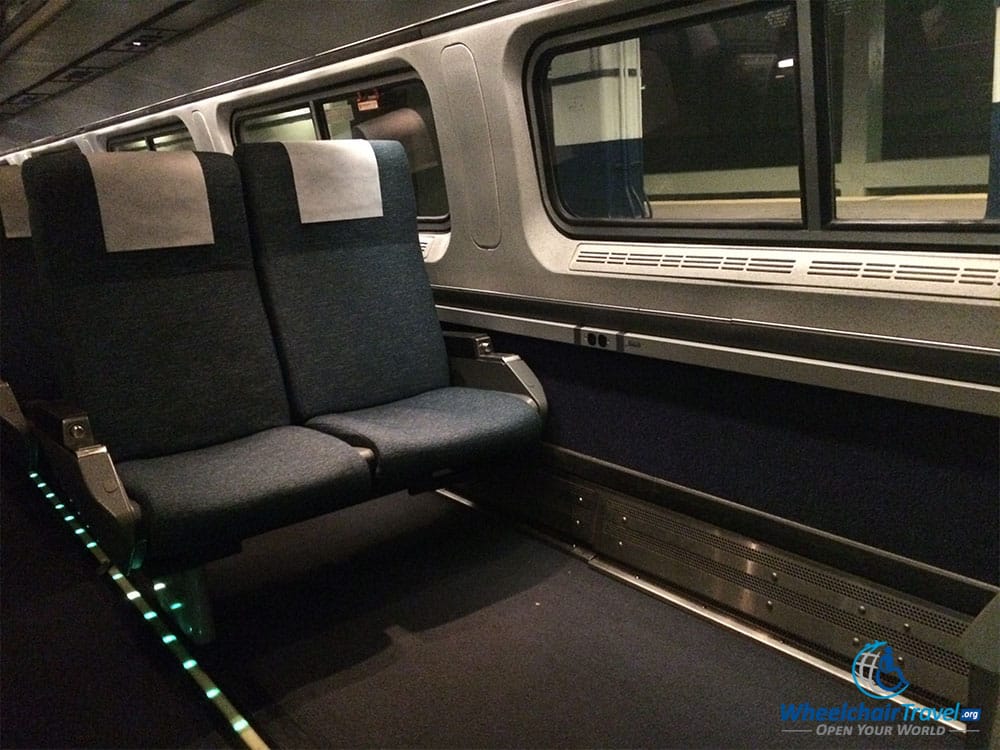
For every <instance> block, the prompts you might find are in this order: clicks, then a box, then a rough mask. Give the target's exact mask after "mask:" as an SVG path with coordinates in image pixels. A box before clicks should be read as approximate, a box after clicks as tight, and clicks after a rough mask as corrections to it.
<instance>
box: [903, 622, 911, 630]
mask: <svg viewBox="0 0 1000 750" xmlns="http://www.w3.org/2000/svg"><path fill="white" fill-rule="evenodd" d="M909 629H910V623H908V622H904V623H903V630H909Z"/></svg>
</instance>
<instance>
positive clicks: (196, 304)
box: [23, 152, 289, 459]
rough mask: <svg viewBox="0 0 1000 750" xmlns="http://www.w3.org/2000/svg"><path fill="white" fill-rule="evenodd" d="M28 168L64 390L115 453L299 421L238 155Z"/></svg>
mask: <svg viewBox="0 0 1000 750" xmlns="http://www.w3.org/2000/svg"><path fill="white" fill-rule="evenodd" d="M23 178H24V186H25V190H26V192H27V196H28V202H29V206H30V216H31V229H32V233H33V236H34V245H35V252H36V258H37V262H38V271H39V276H40V278H41V281H42V285H43V290H42V291H43V293H44V294H45V295H46V296H47V297H48V299H49V302H50V309H51V311H52V313H53V314H52V318H53V328H54V330H55V333H56V338H57V352H58V355H59V360H58V370H59V373H60V377H61V379H62V386H63V392H64V395H65V397H66V398H67V399H68V400H71V401H72V402H73V403H74V404H76V405H78V406H80V407H82V408H84V409H86V410H87V411H88V412H89V413H90V417H91V421H92V424H93V427H94V430H95V434H96V436H97V438H98V439H99V440H101V441H102V442H105V443H106V444H107V445H108V447H109V449H110V450H111V452H112V455H113V457H114V458H116V459H128V458H142V457H150V456H158V455H164V454H170V453H176V452H179V451H184V450H189V449H194V448H199V447H203V446H206V445H211V444H215V443H220V442H224V441H226V440H231V439H235V438H238V437H242V436H245V435H249V434H252V433H254V432H257V431H260V430H263V429H266V428H269V427H273V426H277V425H281V424H287V423H288V421H289V415H288V402H287V399H286V398H285V393H284V383H283V381H282V378H281V370H280V366H279V364H278V360H277V353H276V351H275V349H274V344H273V340H272V338H271V334H270V328H269V324H268V321H267V317H266V314H265V312H264V307H263V303H262V301H261V297H260V292H259V288H258V285H257V278H256V273H255V271H254V267H253V256H252V253H251V251H250V240H249V236H248V233H247V225H246V214H245V212H244V207H243V196H242V189H241V187H240V178H239V172H238V171H237V169H236V165H235V163H234V162H233V160H232V157H230V156H228V155H225V154H214V153H193V152H172V153H171V152H166V153H163V152H160V153H151V152H141V153H113V154H92V155H89V156H84V155H82V154H52V155H43V156H39V157H36V158H33V159H30V160H28V161H27V162H26V163H25V164H24V168H23Z"/></svg>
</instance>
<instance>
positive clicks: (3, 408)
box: [0, 380, 28, 437]
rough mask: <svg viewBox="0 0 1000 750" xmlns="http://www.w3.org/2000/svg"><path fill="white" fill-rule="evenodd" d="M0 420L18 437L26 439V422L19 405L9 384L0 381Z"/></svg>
mask: <svg viewBox="0 0 1000 750" xmlns="http://www.w3.org/2000/svg"><path fill="white" fill-rule="evenodd" d="M0 420H3V421H4V422H6V423H7V424H8V425H10V426H11V428H13V429H14V430H15V431H17V432H18V433H19V434H20V435H23V436H25V437H27V435H28V420H27V419H25V418H24V412H22V411H21V405H20V404H18V402H17V397H16V396H15V395H14V391H13V390H11V387H10V383H8V382H7V381H6V380H0Z"/></svg>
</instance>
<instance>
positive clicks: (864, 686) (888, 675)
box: [851, 641, 910, 700]
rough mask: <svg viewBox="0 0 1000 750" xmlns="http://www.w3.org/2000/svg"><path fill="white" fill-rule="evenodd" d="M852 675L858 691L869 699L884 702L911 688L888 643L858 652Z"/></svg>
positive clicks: (868, 645)
mask: <svg viewBox="0 0 1000 750" xmlns="http://www.w3.org/2000/svg"><path fill="white" fill-rule="evenodd" d="M851 675H852V676H853V677H854V684H855V685H857V688H858V690H860V691H861V692H862V693H864V694H865V695H867V696H868V697H869V698H875V699H876V700H884V699H886V698H892V697H894V696H897V695H899V694H900V693H902V692H903V691H904V690H906V688H908V687H909V686H910V683H909V681H908V680H907V679H906V677H905V676H904V675H903V670H902V669H900V667H899V665H898V664H896V659H895V655H894V654H893V651H892V646H890V645H889V644H888V643H887V642H886V641H875V642H874V643H869V644H867V645H866V646H865V647H864V648H862V649H861V650H860V651H858V654H857V656H855V657H854V663H853V664H852V665H851Z"/></svg>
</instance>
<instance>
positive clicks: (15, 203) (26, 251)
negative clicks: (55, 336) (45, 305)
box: [0, 164, 59, 403]
mask: <svg viewBox="0 0 1000 750" xmlns="http://www.w3.org/2000/svg"><path fill="white" fill-rule="evenodd" d="M41 306H42V300H41V296H40V294H39V285H38V275H37V271H36V269H35V256H34V253H33V252H32V249H31V225H30V223H29V220H28V200H27V198H26V196H25V195H24V186H23V184H22V182H21V168H20V167H19V166H13V165H6V164H4V165H0V378H3V379H4V380H6V381H7V382H8V383H9V384H10V386H11V388H12V389H13V391H14V395H15V396H17V398H18V399H19V400H20V401H21V402H22V403H23V402H26V401H30V400H32V399H53V398H56V397H57V396H58V390H59V389H58V386H57V384H56V376H55V370H54V367H53V364H52V356H51V352H49V351H48V345H49V341H48V336H47V335H46V334H45V327H44V317H43V315H42V313H41Z"/></svg>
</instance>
